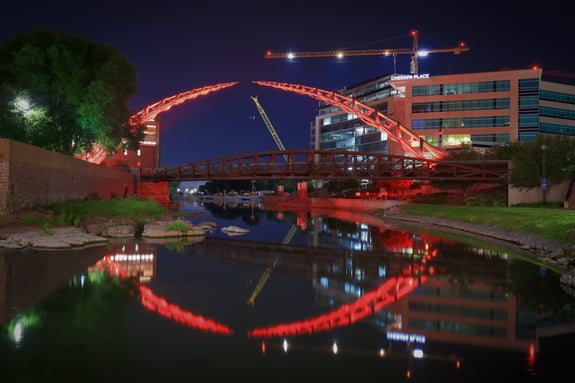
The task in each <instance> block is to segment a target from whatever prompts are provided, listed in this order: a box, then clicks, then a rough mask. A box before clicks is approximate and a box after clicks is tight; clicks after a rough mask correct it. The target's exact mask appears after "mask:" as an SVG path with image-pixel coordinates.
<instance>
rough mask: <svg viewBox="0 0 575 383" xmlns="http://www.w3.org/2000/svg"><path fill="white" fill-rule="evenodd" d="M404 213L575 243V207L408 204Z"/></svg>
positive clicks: (403, 209)
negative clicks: (569, 208) (574, 208)
mask: <svg viewBox="0 0 575 383" xmlns="http://www.w3.org/2000/svg"><path fill="white" fill-rule="evenodd" d="M401 212H402V213H404V214H411V215H419V216H431V217H439V218H445V219H452V220H456V221H460V222H465V223H470V224H478V225H489V226H494V227H500V228H503V229H508V230H515V231H519V232H523V233H529V234H537V235H539V236H541V237H544V238H549V239H554V240H558V241H561V242H566V243H575V210H566V209H553V208H538V207H516V206H514V207H501V206H448V205H431V204H429V205H428V204H406V205H404V206H403V207H402V208H401Z"/></svg>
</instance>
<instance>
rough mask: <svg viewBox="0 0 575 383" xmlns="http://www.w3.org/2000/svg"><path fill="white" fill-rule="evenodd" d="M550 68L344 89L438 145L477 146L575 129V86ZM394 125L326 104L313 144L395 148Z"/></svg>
mask: <svg viewBox="0 0 575 383" xmlns="http://www.w3.org/2000/svg"><path fill="white" fill-rule="evenodd" d="M556 79H557V78H551V77H549V78H548V77H546V73H545V72H544V71H543V70H542V69H521V70H502V71H497V72H481V73H467V74H451V75H439V76H432V75H428V74H419V75H400V74H390V75H387V76H383V77H379V78H375V79H370V80H367V81H365V82H362V83H360V84H355V85H352V86H349V87H346V88H344V89H340V90H338V91H337V92H338V93H340V94H341V95H343V96H346V97H350V98H354V99H356V100H357V101H359V102H361V103H363V104H366V105H368V106H370V107H371V108H374V109H376V110H377V111H378V112H380V113H382V114H384V115H385V116H387V117H389V118H391V119H393V120H395V121H397V122H399V123H400V124H401V125H403V126H404V127H406V128H408V129H410V130H411V131H412V132H414V133H415V134H416V135H417V136H419V137H421V138H422V139H424V140H425V141H427V142H428V143H430V144H432V145H433V146H437V147H442V148H444V149H449V148H455V147H458V146H461V145H472V146H473V147H475V148H482V147H483V148H484V147H490V146H493V145H496V144H501V143H505V142H515V141H531V140H535V139H536V137H537V135H538V134H561V135H568V136H574V137H575V86H573V85H568V84H567V83H566V82H564V81H554V80H556ZM389 144H391V142H389V143H388V137H387V133H386V132H385V131H383V130H381V129H379V128H375V127H372V126H369V125H366V124H365V123H364V122H362V121H361V119H359V118H358V117H357V116H356V115H353V114H350V113H347V112H344V111H342V110H341V109H340V108H338V107H335V106H332V105H328V104H323V103H322V104H320V105H319V108H318V115H317V116H316V118H315V120H314V122H312V125H311V135H310V146H311V148H312V149H324V150H329V149H332V150H350V151H361V152H391V150H390V149H389Z"/></svg>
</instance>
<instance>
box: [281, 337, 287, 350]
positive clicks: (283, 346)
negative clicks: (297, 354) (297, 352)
mask: <svg viewBox="0 0 575 383" xmlns="http://www.w3.org/2000/svg"><path fill="white" fill-rule="evenodd" d="M282 348H283V349H284V352H287V351H288V341H287V339H284V342H283V344H282Z"/></svg>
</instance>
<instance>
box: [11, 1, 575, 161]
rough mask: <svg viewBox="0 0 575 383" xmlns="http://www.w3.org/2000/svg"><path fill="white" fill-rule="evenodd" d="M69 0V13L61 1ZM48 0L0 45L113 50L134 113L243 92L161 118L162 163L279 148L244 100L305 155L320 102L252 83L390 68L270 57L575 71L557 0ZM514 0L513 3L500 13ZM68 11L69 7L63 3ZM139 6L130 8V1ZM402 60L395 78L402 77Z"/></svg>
mask: <svg viewBox="0 0 575 383" xmlns="http://www.w3.org/2000/svg"><path fill="white" fill-rule="evenodd" d="M60 3H64V5H59V4H60ZM123 3H124V2H122V1H115V2H111V1H108V0H101V1H97V2H96V1H78V2H76V3H73V2H61V1H47V2H42V3H37V2H35V3H30V2H26V1H18V2H11V3H10V8H11V9H10V11H7V10H4V11H3V12H2V14H1V15H0V38H1V39H2V40H3V41H4V40H7V39H8V38H10V36H11V35H12V33H15V32H24V31H28V30H31V29H33V28H37V27H42V28H49V29H54V30H63V31H66V32H69V33H72V34H76V35H83V36H86V37H88V38H90V39H91V40H92V41H94V42H96V43H103V44H110V45H113V46H115V47H116V48H117V49H119V50H120V52H121V53H122V54H123V55H124V56H125V57H126V59H127V60H128V61H130V62H131V63H132V64H133V65H134V66H135V67H136V69H137V71H138V91H137V93H136V94H134V95H133V97H132V99H131V102H130V106H131V107H132V108H133V110H134V112H137V111H139V110H140V109H142V108H144V107H145V106H147V105H149V104H152V103H155V102H157V101H160V100H162V99H163V98H166V97H169V96H172V95H175V94H177V93H180V92H184V91H187V90H191V89H195V88H199V87H203V86H207V85H213V84H218V83H223V82H230V81H239V84H237V85H235V86H233V87H231V88H226V89H223V90H220V91H218V92H215V93H212V94H209V95H207V96H202V97H200V98H198V99H196V100H192V101H189V102H187V103H184V104H182V105H180V106H177V107H174V108H173V109H172V110H170V111H168V112H165V113H162V114H160V120H161V122H162V125H163V130H162V136H161V140H162V145H161V159H160V162H161V164H162V165H179V164H184V163H187V162H192V161H196V160H203V159H208V158H212V157H217V156H221V155H228V154H236V153H250V152H256V151H264V150H275V149H277V147H276V144H275V142H274V140H273V138H272V136H271V135H270V133H269V132H268V130H267V128H266V126H265V123H264V122H263V120H262V119H261V117H260V115H259V113H258V111H257V109H256V106H255V104H254V102H253V101H252V100H251V98H250V97H251V96H258V99H259V101H260V103H261V105H262V106H263V108H264V109H265V111H266V113H267V115H268V117H269V118H270V120H271V122H272V124H273V126H274V128H275V130H276V131H277V133H278V135H279V137H280V138H281V140H282V142H283V143H284V146H285V147H286V148H287V149H307V148H309V125H310V121H311V120H312V119H313V117H314V116H315V112H316V107H317V101H316V100H314V99H312V98H308V97H305V96H301V95H297V94H295V93H291V92H284V91H281V90H278V89H274V88H268V87H263V86H259V85H255V84H253V83H252V81H253V80H263V81H274V82H288V83H294V84H302V85H306V86H310V87H317V88H321V89H324V90H328V91H331V90H337V89H339V88H342V87H344V86H349V85H353V84H356V83H359V82H362V81H364V80H368V79H371V78H375V77H379V76H383V75H386V74H390V73H392V72H393V59H392V58H391V57H379V56H367V57H351V58H347V59H346V60H345V61H338V60H337V59H335V58H306V59H300V60H299V61H296V62H288V61H285V60H281V59H265V58H264V54H265V51H266V50H268V49H271V50H273V51H277V52H285V51H289V50H296V51H310V50H334V49H383V48H411V46H412V39H411V37H410V35H409V33H410V31H411V30H412V29H416V30H418V31H419V47H420V48H422V49H423V48H428V49H440V48H452V47H455V46H457V44H459V42H461V41H465V43H466V44H467V45H468V46H469V47H470V48H471V50H470V51H468V52H464V53H462V54H460V55H453V54H451V53H438V54H435V55H430V56H429V57H427V58H420V60H419V72H420V73H429V74H430V75H442V74H450V73H467V72H477V71H497V70H501V69H505V68H514V69H524V68H529V67H531V66H533V65H540V66H542V67H543V69H544V70H549V71H561V72H575V68H574V60H573V57H574V55H573V53H572V51H571V49H572V46H573V42H572V36H573V33H572V28H569V30H568V27H570V26H572V25H573V23H574V21H573V19H572V17H571V16H570V14H569V12H568V10H567V9H566V8H565V6H564V5H561V4H564V3H562V2H559V1H556V0H550V1H545V2H538V1H526V2H522V3H520V6H521V8H520V9H519V8H516V7H517V6H513V5H511V4H513V3H515V4H517V3H516V2H511V1H505V0H500V1H491V0H488V1H470V2H467V1H440V2H437V5H434V2H432V1H418V0H413V1H394V2H389V1H383V0H380V1H363V2H360V1H355V2H351V1H350V2H342V1H338V2H335V1H334V2H327V1H313V0H307V1H298V0H294V1H267V2H262V1H249V2H248V1H202V2H196V1H194V2H184V1H171V0H164V1H155V2H142V3H140V4H138V3H136V2H129V3H128V4H134V5H124V4H123ZM507 3H509V4H510V5H503V4H507ZM68 4H70V5H68ZM136 4H137V5H136ZM409 60H410V58H409V55H403V56H398V57H397V72H399V73H405V74H407V73H409Z"/></svg>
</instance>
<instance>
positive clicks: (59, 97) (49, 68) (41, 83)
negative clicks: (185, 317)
mask: <svg viewBox="0 0 575 383" xmlns="http://www.w3.org/2000/svg"><path fill="white" fill-rule="evenodd" d="M0 78H2V79H3V81H4V83H3V84H1V91H0V93H1V95H2V102H3V103H5V102H6V101H7V100H8V98H10V97H14V98H15V97H17V96H18V95H20V94H23V93H25V94H27V95H28V97H29V102H30V103H31V104H33V105H36V106H37V107H38V108H40V110H43V111H44V113H45V114H44V115H43V117H42V118H41V119H38V120H35V121H29V120H28V119H26V118H24V117H23V116H17V117H14V116H10V112H14V110H13V109H11V108H10V107H9V106H7V105H6V104H3V105H2V106H0V135H1V136H3V137H9V138H14V139H18V138H20V139H22V138H23V139H24V140H25V142H27V143H30V144H33V145H37V146H40V147H43V148H45V149H49V150H53V151H57V152H61V153H65V154H70V155H71V154H77V153H80V152H82V151H86V150H88V149H90V148H91V147H92V146H93V145H94V144H96V143H99V144H100V145H101V146H103V147H104V148H105V149H106V150H108V151H111V152H113V151H114V150H115V149H116V148H117V147H118V145H119V144H120V142H121V140H122V137H129V138H132V140H137V139H138V138H139V137H141V134H130V132H129V130H130V128H131V126H130V125H129V124H128V118H129V117H130V116H131V115H132V114H133V113H132V112H131V111H130V109H129V107H128V102H129V99H130V97H131V95H132V94H134V93H135V92H136V89H137V87H136V83H137V74H136V70H135V68H134V67H133V66H132V65H131V64H130V63H129V62H128V61H127V60H126V59H125V58H124V57H123V56H122V55H121V54H120V52H119V51H118V50H117V49H115V48H114V47H112V46H110V45H102V44H96V43H94V42H92V41H90V40H89V39H87V38H85V37H78V36H74V35H70V34H66V33H64V32H55V31H49V30H43V29H37V30H33V31H31V32H28V33H20V34H16V35H14V36H13V37H12V38H11V39H10V40H8V41H7V42H6V43H4V44H2V45H0ZM18 129H19V130H20V131H21V132H22V133H20V134H19V135H18V134H15V133H16V132H17V131H18ZM130 145H131V147H133V146H134V145H133V143H131V144H130Z"/></svg>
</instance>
